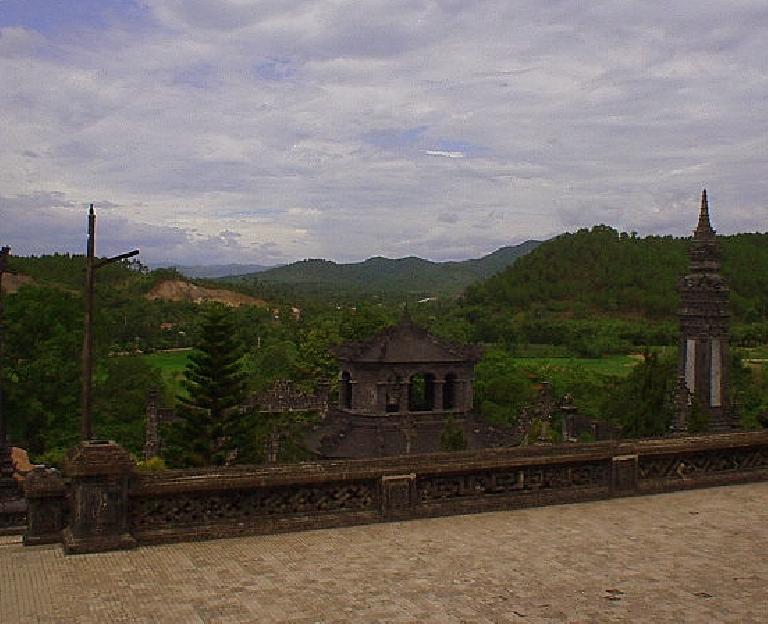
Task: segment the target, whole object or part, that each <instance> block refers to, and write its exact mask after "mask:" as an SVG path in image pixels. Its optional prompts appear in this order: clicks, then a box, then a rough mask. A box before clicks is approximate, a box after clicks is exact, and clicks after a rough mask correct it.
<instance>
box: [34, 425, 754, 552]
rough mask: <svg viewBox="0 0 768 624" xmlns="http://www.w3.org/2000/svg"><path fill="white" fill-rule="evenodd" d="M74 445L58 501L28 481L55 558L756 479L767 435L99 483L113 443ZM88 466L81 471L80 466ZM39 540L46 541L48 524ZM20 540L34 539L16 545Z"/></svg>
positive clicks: (226, 470)
mask: <svg viewBox="0 0 768 624" xmlns="http://www.w3.org/2000/svg"><path fill="white" fill-rule="evenodd" d="M86 444H87V443H86ZM90 444H92V445H93V444H94V443H90ZM79 448H80V450H79V451H78V452H77V454H76V456H75V457H73V458H72V461H71V463H72V464H75V465H74V466H70V473H71V474H72V475H73V476H72V480H71V481H70V482H69V483H67V484H66V488H67V497H66V499H64V498H62V497H60V492H61V489H60V485H59V484H60V481H57V479H56V477H55V475H45V474H42V473H40V474H39V475H36V477H35V479H36V478H38V476H39V477H40V488H39V489H38V492H39V493H40V494H42V493H43V492H44V490H45V488H47V487H48V485H46V484H48V483H49V482H50V490H51V497H50V501H51V504H52V505H56V504H57V503H56V501H58V502H61V501H64V500H65V501H66V507H65V510H66V511H65V513H64V514H63V515H62V516H56V517H63V518H64V521H65V522H66V523H67V524H68V526H67V527H66V529H65V530H64V532H63V536H64V540H65V548H66V549H67V552H86V550H85V547H86V546H87V551H89V552H93V551H96V550H108V549H112V548H125V547H130V546H131V545H133V544H134V543H136V542H138V543H139V544H158V543H165V542H179V541H189V540H197V539H213V538H221V537H228V536H235V535H255V534H264V533H276V532H281V531H296V530H303V529H318V528H330V527H340V526H349V525H354V524H365V523H372V522H386V521H390V520H405V519H411V518H428V517H434V516H445V515H452V514H466V513H477V512H481V511H491V510H507V509H519V508H524V507H534V506H540V505H550V504H559V503H572V502H580V501H588V500H596V499H605V498H611V497H617V496H635V495H639V494H652V493H656V492H667V491H674V490H685V489H691V488H698V487H708V486H714V485H727V484H732V483H746V482H750V481H763V480H766V479H768V432H740V433H724V434H714V435H709V436H698V437H673V438H660V439H649V440H635V441H622V442H617V441H609V442H596V443H591V444H558V445H549V444H548V445H542V446H529V447H525V448H519V447H518V448H500V449H482V450H478V451H463V452H454V453H438V454H428V455H418V456H407V457H403V456H399V457H383V458H366V459H356V460H337V461H333V462H327V461H323V462H304V463H299V464H293V465H285V466H271V467H264V466H224V467H210V468H204V469H194V470H165V471H162V472H157V473H144V474H136V475H134V476H132V477H131V478H130V479H127V480H122V479H124V478H125V476H126V474H125V472H123V473H115V474H113V475H111V478H110V479H111V480H107V479H106V475H104V471H103V470H102V467H103V465H104V463H103V462H104V459H105V458H106V456H107V455H113V456H114V457H115V459H117V460H118V461H117V463H122V462H123V461H124V455H123V453H121V452H119V450H118V449H119V447H118V448H115V447H114V445H112V447H111V448H110V449H109V450H106V451H105V450H100V451H94V450H93V449H84V448H83V447H79ZM89 459H93V460H94V461H93V463H91V462H90V461H88V460H89ZM89 465H90V466H92V467H93V469H91V468H89V469H86V466H89ZM72 468H75V469H74V470H71V469H72ZM93 470H95V474H92V472H93ZM89 480H91V481H89ZM33 482H34V479H33ZM36 487H37V486H36ZM84 488H87V491H86V492H83V490H84ZM54 513H56V512H54ZM33 517H35V518H36V517H37V515H34V514H33ZM48 535H49V536H50V537H52V538H55V536H56V535H57V531H56V526H55V522H52V525H51V527H50V532H49V533H48ZM59 535H61V534H60V533H59ZM74 535H77V536H79V537H78V539H79V545H80V549H78V550H75V549H73V548H72V542H71V537H70V536H74ZM30 537H31V536H30ZM27 543H34V542H33V541H31V540H30V539H27Z"/></svg>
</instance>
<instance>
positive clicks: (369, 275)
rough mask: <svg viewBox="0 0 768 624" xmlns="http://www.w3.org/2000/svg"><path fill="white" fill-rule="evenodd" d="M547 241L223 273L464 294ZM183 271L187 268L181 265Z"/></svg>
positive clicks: (238, 278)
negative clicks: (470, 255)
mask: <svg viewBox="0 0 768 624" xmlns="http://www.w3.org/2000/svg"><path fill="white" fill-rule="evenodd" d="M540 244H541V241H535V240H529V241H526V242H524V243H521V244H519V245H514V246H509V247H501V248H500V249H497V250H496V251H494V252H493V253H490V254H488V255H486V256H483V257H482V258H475V259H472V260H461V261H447V262H433V261H431V260H425V259H423V258H417V257H415V256H410V257H407V258H396V259H392V258H382V257H374V258H368V259H367V260H363V261H362V262H353V263H349V264H339V263H336V262H333V261H332V260H321V259H307V260H301V261H298V262H293V263H291V264H287V265H284V266H279V267H274V268H270V269H267V270H259V271H250V272H247V273H244V274H240V275H230V276H228V277H225V278H222V279H223V280H225V281H233V282H251V283H254V282H257V283H262V284H273V285H281V286H290V287H291V288H292V289H293V290H294V291H297V292H301V293H302V294H325V293H352V292H354V293H369V294H373V293H381V294H392V293H398V294H401V293H402V294H409V295H415V296H423V297H430V296H437V295H458V294H460V293H461V292H462V291H463V290H464V289H465V288H466V287H467V286H468V285H469V284H472V283H474V282H477V281H478V280H482V279H485V278H488V277H490V276H492V275H494V274H496V273H498V272H499V271H502V270H504V269H505V268H506V267H508V266H510V265H511V264H513V263H514V262H515V261H516V260H517V259H518V258H519V257H521V256H524V255H526V254H527V253H529V252H531V251H533V250H534V249H536V247H538V246H539V245H540ZM179 271H180V272H182V273H183V271H182V270H181V268H179Z"/></svg>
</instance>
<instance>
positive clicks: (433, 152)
mask: <svg viewBox="0 0 768 624" xmlns="http://www.w3.org/2000/svg"><path fill="white" fill-rule="evenodd" d="M424 153H425V154H426V155H427V156H441V157H443V158H464V152H450V151H447V150H424Z"/></svg>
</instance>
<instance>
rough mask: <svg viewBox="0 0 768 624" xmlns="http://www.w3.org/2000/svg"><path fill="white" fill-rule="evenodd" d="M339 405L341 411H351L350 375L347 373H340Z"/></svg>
mask: <svg viewBox="0 0 768 624" xmlns="http://www.w3.org/2000/svg"><path fill="white" fill-rule="evenodd" d="M339 403H340V404H341V408H342V409H352V375H351V374H350V373H349V371H344V372H343V373H341V384H340V385H339Z"/></svg>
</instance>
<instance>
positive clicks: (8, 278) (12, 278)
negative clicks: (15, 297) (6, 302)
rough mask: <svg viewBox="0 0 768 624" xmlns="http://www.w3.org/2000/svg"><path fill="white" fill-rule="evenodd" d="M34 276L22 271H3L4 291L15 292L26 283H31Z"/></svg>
mask: <svg viewBox="0 0 768 624" xmlns="http://www.w3.org/2000/svg"><path fill="white" fill-rule="evenodd" d="M31 283H32V278H31V277H30V276H29V275H21V274H20V273H3V292H4V293H8V294H9V295H10V294H12V293H15V292H16V291H17V290H18V289H19V288H21V287H22V286H23V285H24V284H31Z"/></svg>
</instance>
